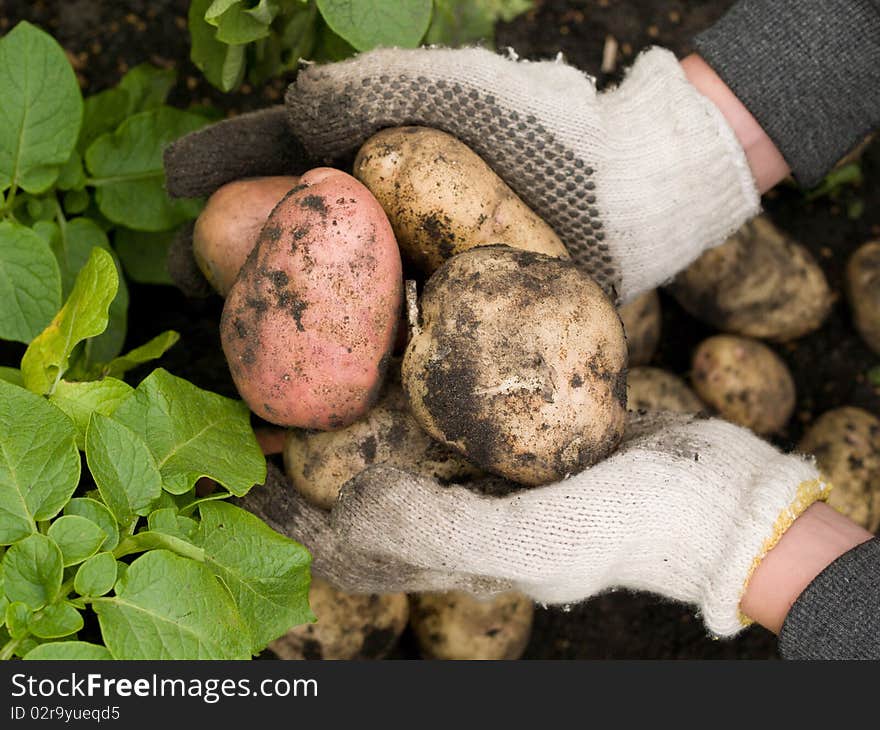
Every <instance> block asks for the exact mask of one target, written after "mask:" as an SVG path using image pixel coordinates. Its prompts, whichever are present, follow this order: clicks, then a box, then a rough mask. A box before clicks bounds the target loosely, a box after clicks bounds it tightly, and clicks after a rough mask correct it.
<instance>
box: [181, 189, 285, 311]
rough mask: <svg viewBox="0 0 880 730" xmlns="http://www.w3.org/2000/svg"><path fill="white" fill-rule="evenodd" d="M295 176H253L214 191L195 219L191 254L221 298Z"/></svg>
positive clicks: (225, 293) (230, 285) (226, 292)
mask: <svg viewBox="0 0 880 730" xmlns="http://www.w3.org/2000/svg"><path fill="white" fill-rule="evenodd" d="M298 182H299V178H298V177H256V178H251V179H249V180H236V181H235V182H231V183H227V184H226V185H224V186H223V187H222V188H218V189H217V190H216V191H215V192H214V194H213V195H212V196H211V197H210V198H208V202H207V204H206V205H205V207H204V209H203V210H202V212H201V214H200V215H199V217H198V220H196V225H195V228H194V229H193V255H194V256H195V259H196V263H197V264H198V266H199V269H200V270H201V272H202V273H203V274H204V275H205V278H206V279H207V280H208V282H209V283H210V284H211V286H212V287H214V289H215V290H216V292H217V293H218V294H219V295H220V296H222V297H225V296H226V295H227V294H228V293H229V290H230V289H231V288H232V285H233V284H234V283H235V277H236V276H238V272H239V271H240V270H241V267H242V266H244V262H245V261H246V260H247V257H248V254H249V253H250V252H251V250H252V249H253V247H254V245H255V244H256V242H257V236H259V235H260V229H261V228H262V227H263V224H264V223H265V222H266V219H267V218H268V217H269V213H271V212H272V208H274V207H275V206H276V205H278V201H279V200H281V198H283V197H284V196H285V195H287V193H288V191H290V189H291V188H293V187H295V186H296V184H297V183H298Z"/></svg>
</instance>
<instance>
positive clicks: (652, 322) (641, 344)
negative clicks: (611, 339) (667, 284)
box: [617, 289, 661, 367]
mask: <svg viewBox="0 0 880 730" xmlns="http://www.w3.org/2000/svg"><path fill="white" fill-rule="evenodd" d="M617 312H618V314H620V319H621V320H622V321H623V331H624V332H625V333H626V347H627V350H628V351H629V364H630V367H632V366H634V365H647V364H648V363H649V362H651V358H652V357H654V351H655V350H656V349H657V343H659V342H660V325H661V319H660V318H661V312H660V297H659V296H658V295H657V290H656V289H651V290H650V291H646V292H645V293H644V294H641V295H640V296H638V297H636V298H635V299H633V300H632V301H631V302H629V303H627V304H624V305H623V306H622V307H620V308H619V309H618V310H617Z"/></svg>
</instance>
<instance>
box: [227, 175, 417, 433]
mask: <svg viewBox="0 0 880 730" xmlns="http://www.w3.org/2000/svg"><path fill="white" fill-rule="evenodd" d="M402 299H403V281H402V273H401V263H400V253H399V252H398V249H397V244H396V243H395V241H394V234H393V233H392V231H391V226H390V225H389V223H388V219H387V218H386V217H385V213H384V212H383V211H382V208H381V206H380V205H379V203H377V202H376V199H375V198H373V196H372V195H371V194H370V192H369V190H367V189H366V188H365V187H364V186H363V185H361V184H360V183H359V182H358V181H357V180H355V179H354V178H353V177H351V176H350V175H347V174H345V173H344V172H342V171H340V170H332V169H329V168H318V169H315V170H310V171H309V172H307V173H306V174H305V175H303V176H302V178H301V179H300V185H299V186H297V187H295V188H294V189H293V190H291V191H290V193H288V195H287V197H285V198H284V200H282V201H281V202H280V203H279V204H278V205H277V206H276V207H275V209H274V210H273V211H272V213H271V215H270V216H269V218H268V220H267V221H266V224H265V225H264V226H263V228H262V230H261V231H260V236H259V239H258V241H257V246H256V248H255V250H254V252H253V254H252V255H251V256H249V257H248V259H247V262H246V263H245V265H244V267H243V268H242V270H241V273H240V274H239V276H238V279H236V282H235V284H234V285H233V287H232V289H231V291H230V292H229V296H228V297H227V298H226V305H225V306H224V308H223V317H222V318H221V321H220V335H221V340H222V343H223V351H224V353H225V354H226V360H227V362H228V363H229V369H230V371H231V373H232V377H233V380H234V381H235V385H236V387H237V388H238V392H239V393H240V394H241V397H242V398H243V399H244V400H245V401H246V402H247V404H248V406H250V409H251V410H252V411H253V412H254V413H256V414H257V415H258V416H260V417H261V418H264V419H265V420H267V421H269V422H270V423H275V424H278V425H280V426H297V427H300V428H317V429H333V428H342V427H343V426H347V425H349V424H351V423H354V422H355V421H356V420H357V419H358V418H361V417H362V416H363V415H364V414H365V413H366V412H367V411H368V410H369V409H370V407H371V406H372V405H373V404H374V403H375V401H376V398H377V396H378V394H379V390H380V388H381V385H382V380H383V377H384V373H385V368H386V364H387V361H388V358H389V356H390V353H391V350H392V348H393V346H394V340H395V331H396V328H397V324H398V320H399V316H400V309H401V304H402Z"/></svg>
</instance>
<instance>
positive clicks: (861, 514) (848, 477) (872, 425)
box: [798, 406, 880, 532]
mask: <svg viewBox="0 0 880 730" xmlns="http://www.w3.org/2000/svg"><path fill="white" fill-rule="evenodd" d="M798 448H799V449H800V451H802V452H804V453H806V454H813V455H814V456H815V457H816V462H817V463H818V465H819V468H820V469H821V470H822V473H823V474H824V475H825V476H826V477H827V478H828V480H829V481H830V482H831V485H832V487H833V489H832V490H831V496H830V497H829V499H828V504H830V505H831V506H832V507H834V508H835V509H837V510H838V511H840V512H842V513H843V514H845V515H846V516H847V517H849V518H850V519H851V520H853V521H854V522H858V523H859V524H860V525H861V526H862V527H864V528H865V529H866V530H870V531H871V532H877V530H878V529H880V419H878V418H877V417H876V416H873V415H872V414H870V413H868V412H867V411H865V410H862V409H861V408H854V407H851V406H845V407H843V408H835V409H834V410H831V411H827V412H826V413H823V414H822V415H821V416H820V417H819V418H818V419H816V421H815V422H814V423H813V425H812V426H810V428H809V430H808V431H807V432H806V433H805V434H804V437H803V438H802V439H801V442H800V444H799V447H798Z"/></svg>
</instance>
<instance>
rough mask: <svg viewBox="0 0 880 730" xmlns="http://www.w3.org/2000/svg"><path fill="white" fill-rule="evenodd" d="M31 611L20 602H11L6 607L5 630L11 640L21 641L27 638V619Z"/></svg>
mask: <svg viewBox="0 0 880 730" xmlns="http://www.w3.org/2000/svg"><path fill="white" fill-rule="evenodd" d="M32 613H33V610H32V609H31V608H30V607H29V606H28V605H27V604H26V603H23V602H22V601H12V602H11V603H9V604H7V606H6V628H7V629H9V635H10V636H11V637H12V638H13V639H21V638H22V637H24V636H27V633H28V626H27V625H28V619H29V618H30V617H31V614H32Z"/></svg>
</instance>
